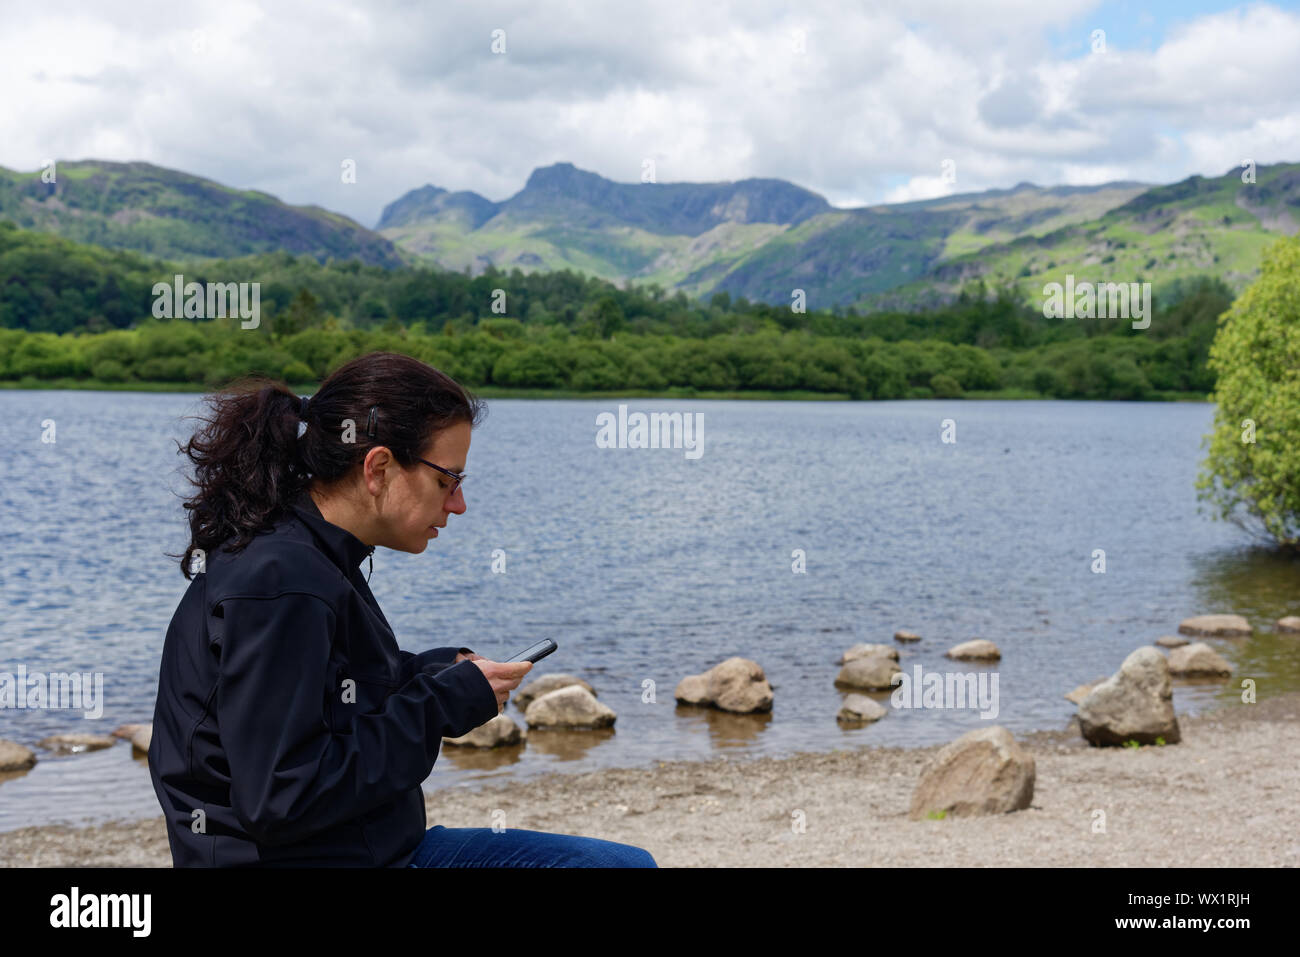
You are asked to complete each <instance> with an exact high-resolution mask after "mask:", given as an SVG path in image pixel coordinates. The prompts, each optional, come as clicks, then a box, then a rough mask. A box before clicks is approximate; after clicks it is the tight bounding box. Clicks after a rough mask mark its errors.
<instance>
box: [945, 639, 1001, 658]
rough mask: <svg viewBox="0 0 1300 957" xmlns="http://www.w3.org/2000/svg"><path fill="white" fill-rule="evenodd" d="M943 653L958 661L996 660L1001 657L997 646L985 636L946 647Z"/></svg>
mask: <svg viewBox="0 0 1300 957" xmlns="http://www.w3.org/2000/svg"><path fill="white" fill-rule="evenodd" d="M944 655H945V656H946V657H948V658H954V659H956V660H958V661H998V660H1000V659H1001V658H1002V652H1000V651H998V646H997V645H995V644H993V642H991V641H989V640H988V639H986V638H975V639H973V640H971V641H963V642H962V643H961V644H960V645H955V646H954V647H952V648H950V649H948V650H947V651H946V652H944Z"/></svg>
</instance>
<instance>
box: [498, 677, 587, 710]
mask: <svg viewBox="0 0 1300 957" xmlns="http://www.w3.org/2000/svg"><path fill="white" fill-rule="evenodd" d="M569 685H581V686H582V687H584V688H586V689H587V690H588V691H590V692H591V694H592V696H593V697H599V695H597V694H596V689H595V688H593V687H592V686H591V685H590V684H588V683H587V682H585V681H583V680H582V679H581V678H579V677H578V676H577V675H563V674H561V675H542V676H541V677H540V678H537V679H535V680H533V681H530V682H528V684H526V685H524V686H523V687H522V688H520V689H519V690H518V691H516V692H515V695H514V701H515V705H516V706H517V707H518V708H519V710H520V711H527V710H528V706H529V705H530V704H532V703H533V702H534V701H535V700H536V699H538V698H540V697H541V696H542V695H544V694H549V693H550V692H552V691H558V690H559V689H561V688H567V687H569Z"/></svg>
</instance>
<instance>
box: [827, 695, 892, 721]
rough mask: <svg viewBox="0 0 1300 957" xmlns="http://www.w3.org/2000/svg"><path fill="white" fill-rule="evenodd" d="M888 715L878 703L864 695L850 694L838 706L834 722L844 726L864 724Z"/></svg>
mask: <svg viewBox="0 0 1300 957" xmlns="http://www.w3.org/2000/svg"><path fill="white" fill-rule="evenodd" d="M888 713H889V712H888V710H887V709H886V708H885V707H884V706H883V705H882V704H881V703H880V702H879V701H874V700H872V699H871V698H868V697H867V696H866V695H864V694H851V695H849V696H847V697H846V698H845V699H844V704H843V705H841V706H840V710H839V714H837V715H835V720H836V721H842V722H843V723H845V724H866V723H868V722H871V721H879V720H880V719H881V718H883V717H884V716H885V715H886V714H888Z"/></svg>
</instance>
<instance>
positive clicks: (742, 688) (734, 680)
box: [674, 657, 773, 714]
mask: <svg viewBox="0 0 1300 957" xmlns="http://www.w3.org/2000/svg"><path fill="white" fill-rule="evenodd" d="M674 695H675V697H676V698H677V701H678V702H679V703H680V704H693V705H703V706H706V707H714V708H720V709H721V710H723V711H732V712H735V713H736V714H749V713H751V712H755V711H771V710H772V701H773V695H772V686H771V685H770V684H768V683H767V676H766V674H765V673H764V672H763V668H762V666H761V665H760V664H759V663H758V662H757V661H751V660H750V659H748V658H740V657H734V658H728V659H727V660H726V661H723V662H720V663H719V664H716V665H714V666H713V667H712V668H710V669H709V670H708V671H706V672H704V673H702V674H698V675H687V676H686V677H685V678H683V679H682V680H681V681H679V682H678V683H677V690H676V691H675V692H674Z"/></svg>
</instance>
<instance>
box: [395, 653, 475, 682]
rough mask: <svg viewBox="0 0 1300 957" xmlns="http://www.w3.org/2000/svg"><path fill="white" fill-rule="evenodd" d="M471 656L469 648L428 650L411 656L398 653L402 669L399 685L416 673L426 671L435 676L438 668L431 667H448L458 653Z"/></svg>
mask: <svg viewBox="0 0 1300 957" xmlns="http://www.w3.org/2000/svg"><path fill="white" fill-rule="evenodd" d="M462 651H463V652H464V653H465V654H467V655H472V654H474V653H475V652H474V651H473V650H472V649H469V648H430V649H429V650H428V651H421V652H420V653H419V654H412V653H411V652H409V651H400V650H399V651H398V654H400V655H401V656H402V668H401V671H400V672H399V675H400V683H401V684H406V682H408V681H410V680H411V678H413V677H414V676H415V673H416V672H417V671H427V672H429V673H430V674H436V673H437V672H438V671H440V670H441V669H440V668H432V667H430V666H431V665H443V666H450V665H451V663H452V662H453V661H455V659H456V655H458V654H459V653H460V652H462Z"/></svg>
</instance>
